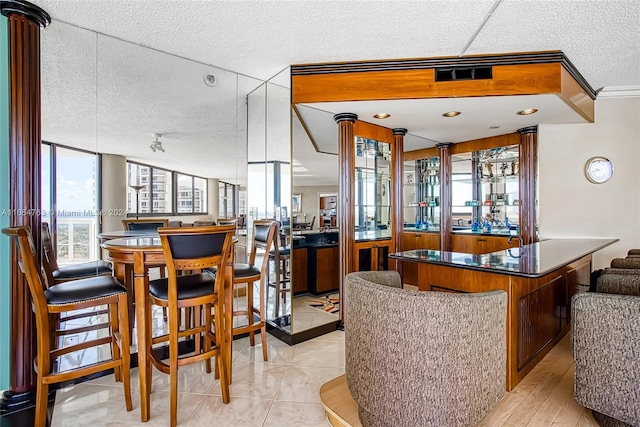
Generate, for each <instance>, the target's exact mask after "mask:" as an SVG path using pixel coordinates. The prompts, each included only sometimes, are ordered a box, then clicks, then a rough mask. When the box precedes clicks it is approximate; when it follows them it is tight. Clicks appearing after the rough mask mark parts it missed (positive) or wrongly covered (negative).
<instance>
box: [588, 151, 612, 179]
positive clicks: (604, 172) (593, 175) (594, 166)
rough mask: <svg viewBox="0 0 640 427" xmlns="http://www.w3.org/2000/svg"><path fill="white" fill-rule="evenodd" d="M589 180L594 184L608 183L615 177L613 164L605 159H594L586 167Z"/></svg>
mask: <svg viewBox="0 0 640 427" xmlns="http://www.w3.org/2000/svg"><path fill="white" fill-rule="evenodd" d="M584 173H585V174H586V175H587V179H588V180H589V181H591V182H593V183H594V184H602V183H603V182H607V181H609V180H610V179H611V177H612V176H613V164H612V163H611V160H609V159H607V158H605V157H592V158H590V159H589V160H587V163H586V164H585V166H584Z"/></svg>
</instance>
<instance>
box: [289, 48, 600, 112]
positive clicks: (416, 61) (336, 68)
mask: <svg viewBox="0 0 640 427" xmlns="http://www.w3.org/2000/svg"><path fill="white" fill-rule="evenodd" d="M548 63H559V64H562V66H563V67H564V69H566V70H567V72H568V73H569V74H570V75H571V77H573V79H574V80H575V81H576V82H577V83H578V84H579V85H580V86H581V87H582V88H583V89H584V90H585V92H586V93H587V94H588V95H589V97H590V98H591V99H592V100H594V99H596V91H595V90H594V89H593V88H592V87H591V85H589V83H588V82H587V80H586V79H585V78H584V77H583V76H582V74H580V72H579V71H578V70H577V68H576V67H575V66H574V65H573V63H572V62H571V61H570V60H569V58H567V56H566V55H565V54H564V53H563V52H562V51H560V50H554V51H543V52H519V53H507V54H490V55H468V56H463V57H459V56H443V57H435V58H413V59H390V60H379V61H353V62H333V63H315V64H295V65H292V66H291V76H292V81H293V77H294V76H303V75H317V74H322V75H324V74H338V73H365V72H375V71H397V70H424V69H437V68H452V67H474V66H500V65H528V64H548ZM292 87H293V86H292Z"/></svg>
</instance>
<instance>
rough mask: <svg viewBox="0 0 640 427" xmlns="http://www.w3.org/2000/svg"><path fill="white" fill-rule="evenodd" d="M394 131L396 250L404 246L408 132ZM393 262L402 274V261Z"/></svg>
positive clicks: (393, 202) (398, 129) (392, 173)
mask: <svg viewBox="0 0 640 427" xmlns="http://www.w3.org/2000/svg"><path fill="white" fill-rule="evenodd" d="M392 131H393V146H392V156H391V161H392V162H393V163H392V165H391V191H392V193H391V194H392V197H393V199H392V203H391V204H392V205H393V221H392V223H391V226H392V229H391V233H392V234H391V235H392V237H393V241H394V242H395V246H394V248H395V251H396V252H400V251H403V250H404V249H403V247H402V233H403V231H404V225H403V219H404V215H403V208H402V207H403V206H404V203H403V200H402V199H403V194H402V193H403V191H402V177H403V173H402V171H403V169H404V167H403V165H404V136H405V135H406V134H407V130H406V129H403V128H396V129H392ZM389 261H390V263H391V269H393V270H397V271H398V272H399V273H400V274H401V275H402V262H399V261H396V260H389Z"/></svg>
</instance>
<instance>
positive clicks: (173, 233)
mask: <svg viewBox="0 0 640 427" xmlns="http://www.w3.org/2000/svg"><path fill="white" fill-rule="evenodd" d="M158 234H159V236H160V241H161V243H162V250H163V253H164V257H165V261H166V265H167V270H168V277H167V278H164V279H157V280H152V281H150V282H149V302H150V304H148V305H147V306H148V311H147V318H150V317H151V305H152V304H155V305H160V306H162V307H168V311H169V334H168V335H163V336H159V337H155V338H153V339H152V340H151V344H150V345H152V344H157V343H161V342H166V341H168V342H169V363H168V364H167V363H166V362H163V361H162V360H161V359H160V356H159V355H156V354H155V353H154V352H153V351H152V350H151V348H150V349H149V355H150V361H151V363H153V365H154V366H155V367H156V368H157V369H158V370H159V371H161V372H164V373H165V374H169V376H170V379H169V382H170V404H171V419H170V421H171V426H175V425H176V422H177V416H178V368H179V367H180V366H184V365H187V364H190V363H196V362H200V361H203V360H204V361H205V368H206V372H207V373H209V372H211V358H212V357H216V362H217V364H216V372H217V373H219V375H220V388H221V390H222V401H223V402H224V403H229V378H230V377H229V372H228V371H227V365H226V363H227V360H226V359H227V358H226V348H227V347H226V346H227V345H228V344H227V343H226V342H225V337H224V327H225V326H224V313H223V303H224V274H218V275H216V276H214V275H212V274H211V273H210V272H209V271H205V272H203V273H197V274H186V275H183V274H179V273H182V272H192V271H202V270H207V269H209V268H215V269H217V271H219V272H222V271H223V268H224V263H225V262H226V260H227V257H228V255H229V252H230V251H231V247H232V245H231V243H232V239H233V235H234V234H235V226H217V227H215V226H212V227H180V228H160V229H159V230H158ZM181 308H193V310H194V313H195V316H194V323H193V325H190V324H189V323H188V322H185V326H184V329H183V330H180V329H179V327H180V325H179V321H178V320H179V319H178V318H179V315H180V309H181ZM212 309H213V315H212ZM212 327H214V330H212ZM227 327H228V326H227ZM192 335H193V336H195V353H194V354H189V355H186V356H180V357H179V353H178V341H179V339H181V338H186V337H189V336H192Z"/></svg>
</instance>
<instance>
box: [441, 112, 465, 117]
mask: <svg viewBox="0 0 640 427" xmlns="http://www.w3.org/2000/svg"><path fill="white" fill-rule="evenodd" d="M460 114H462V113H461V112H460V111H447V112H446V113H444V114H442V115H443V116H444V117H455V116H459V115H460Z"/></svg>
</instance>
